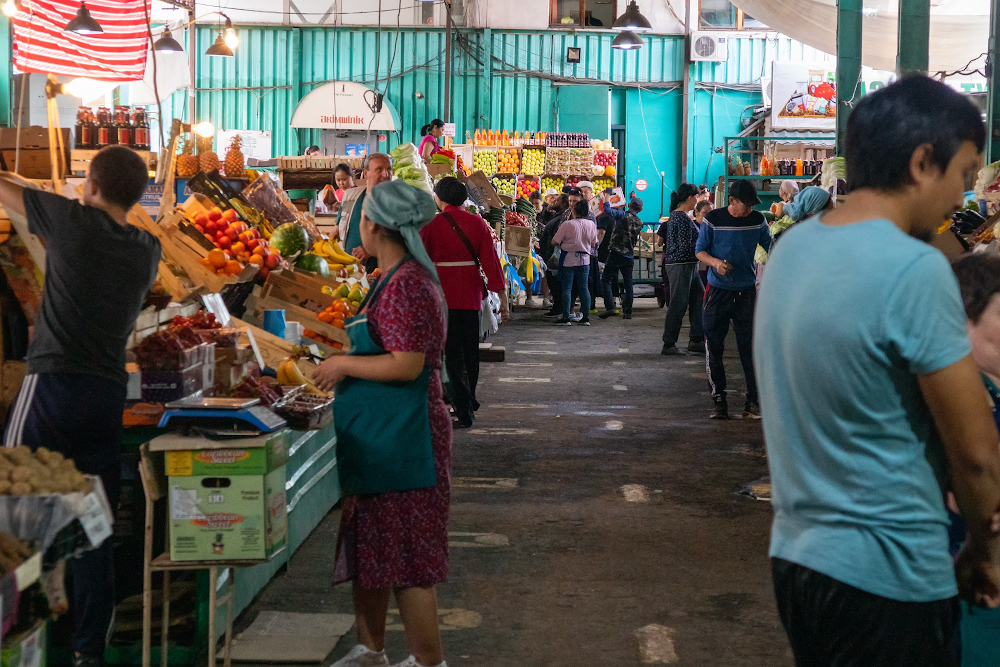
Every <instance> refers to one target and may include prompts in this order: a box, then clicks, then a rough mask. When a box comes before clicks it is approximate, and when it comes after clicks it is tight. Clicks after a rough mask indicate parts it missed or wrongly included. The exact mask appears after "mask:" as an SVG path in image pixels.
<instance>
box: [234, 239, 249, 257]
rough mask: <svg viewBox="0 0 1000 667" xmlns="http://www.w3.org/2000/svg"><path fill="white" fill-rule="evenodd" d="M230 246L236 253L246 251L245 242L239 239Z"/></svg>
mask: <svg viewBox="0 0 1000 667" xmlns="http://www.w3.org/2000/svg"><path fill="white" fill-rule="evenodd" d="M231 247H232V249H233V252H234V253H236V254H237V255H239V254H241V253H244V252H246V249H247V246H246V244H245V243H240V242H239V241H237V242H236V243H234V244H233V245H232V246H231Z"/></svg>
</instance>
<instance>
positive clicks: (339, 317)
mask: <svg viewBox="0 0 1000 667" xmlns="http://www.w3.org/2000/svg"><path fill="white" fill-rule="evenodd" d="M330 317H332V318H333V319H335V320H343V319H344V314H343V313H330Z"/></svg>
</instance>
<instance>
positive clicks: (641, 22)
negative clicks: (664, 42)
mask: <svg viewBox="0 0 1000 667" xmlns="http://www.w3.org/2000/svg"><path fill="white" fill-rule="evenodd" d="M611 28H612V29H613V30H631V31H634V32H642V31H646V30H652V29H653V26H652V25H650V23H649V19H647V18H646V17H645V16H643V15H642V14H641V13H639V5H637V4H635V0H632V1H631V2H630V3H628V7H626V8H625V13H624V14H622V15H621V16H619V17H618V19H617V20H616V21H615V22H614V24H613V25H612V26H611Z"/></svg>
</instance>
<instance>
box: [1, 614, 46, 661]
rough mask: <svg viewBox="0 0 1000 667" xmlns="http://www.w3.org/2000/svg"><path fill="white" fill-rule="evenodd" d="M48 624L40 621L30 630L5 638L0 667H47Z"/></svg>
mask: <svg viewBox="0 0 1000 667" xmlns="http://www.w3.org/2000/svg"><path fill="white" fill-rule="evenodd" d="M45 630H46V622H45V621H39V622H38V623H36V624H35V625H34V626H33V627H32V628H31V629H30V630H27V631H25V632H21V633H17V634H12V635H10V636H8V637H4V638H3V648H2V649H0V667H45V665H46V652H45Z"/></svg>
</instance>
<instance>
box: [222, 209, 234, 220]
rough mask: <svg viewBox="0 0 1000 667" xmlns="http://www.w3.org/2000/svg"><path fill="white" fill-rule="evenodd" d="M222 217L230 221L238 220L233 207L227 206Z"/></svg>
mask: <svg viewBox="0 0 1000 667" xmlns="http://www.w3.org/2000/svg"><path fill="white" fill-rule="evenodd" d="M222 217H223V218H224V219H226V220H228V221H229V222H236V218H237V216H236V211H235V210H233V209H231V208H227V209H226V210H225V211H223V212H222Z"/></svg>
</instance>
